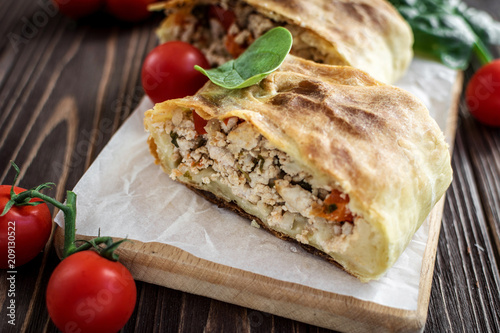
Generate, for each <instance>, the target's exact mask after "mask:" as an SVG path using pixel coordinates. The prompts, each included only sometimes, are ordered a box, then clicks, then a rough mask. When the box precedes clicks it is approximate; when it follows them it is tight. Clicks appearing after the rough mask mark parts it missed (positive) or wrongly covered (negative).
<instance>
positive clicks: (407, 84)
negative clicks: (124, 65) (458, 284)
mask: <svg viewBox="0 0 500 333" xmlns="http://www.w3.org/2000/svg"><path fill="white" fill-rule="evenodd" d="M456 76H457V72H455V71H452V70H449V69H447V68H446V67H444V66H442V65H440V64H437V63H434V62H430V61H427V60H422V59H415V60H414V61H413V63H412V65H411V68H410V70H409V71H408V73H407V74H406V76H405V77H404V78H403V79H402V80H400V82H398V83H397V85H398V86H400V87H402V88H404V89H406V90H408V91H410V92H412V93H414V94H415V95H416V96H417V97H419V98H420V99H421V100H422V101H423V102H424V103H425V104H426V106H427V107H428V108H429V110H430V112H431V115H432V116H433V117H434V118H435V119H436V121H437V122H438V124H439V125H440V126H441V128H442V129H444V126H445V125H446V119H447V116H448V110H449V109H450V106H451V97H452V87H453V83H454V82H455V80H456ZM151 106H152V103H151V102H150V101H149V99H147V98H145V99H144V100H143V101H142V102H141V104H140V105H139V107H138V108H137V110H135V112H134V113H133V114H132V115H131V116H130V117H129V119H127V121H126V122H125V123H124V124H123V125H122V127H121V128H120V129H119V130H118V131H117V132H116V133H115V135H114V136H113V137H112V139H111V140H110V141H109V143H108V144H107V146H106V147H105V148H104V149H103V150H102V152H101V153H100V155H99V156H98V158H97V159H96V160H95V162H94V163H93V164H92V165H91V166H90V168H89V169H88V170H87V172H86V173H85V174H84V175H83V177H82V178H81V179H80V181H79V182H78V184H77V185H76V187H75V188H74V192H76V194H77V195H78V200H77V210H78V214H77V223H76V226H77V234H80V235H88V236H95V235H97V233H98V230H99V229H100V231H101V235H106V236H113V237H128V238H130V239H135V240H138V241H142V242H152V241H155V242H162V243H167V244H170V245H173V246H176V247H178V248H181V249H182V250H184V251H187V252H189V253H191V254H193V255H195V256H197V257H200V258H202V259H206V260H210V261H213V262H216V263H219V264H223V265H227V266H232V267H235V268H239V269H242V270H246V271H250V272H254V273H257V274H261V275H265V276H268V277H271V278H274V279H278V280H282V281H288V282H294V283H298V284H303V285H306V286H309V287H313V288H316V289H321V290H324V291H328V292H333V293H337V294H342V295H349V296H353V297H356V298H358V299H361V300H366V301H372V302H375V303H378V304H381V305H384V306H390V307H394V308H400V309H404V310H416V309H417V300H418V286H419V280H420V268H421V264H422V258H423V253H424V250H425V245H426V241H427V238H428V231H429V226H428V223H427V222H426V223H424V225H423V226H422V227H421V228H420V229H419V230H418V232H417V233H416V234H415V236H414V238H413V240H412V242H411V243H410V245H409V246H408V248H407V250H406V251H405V252H404V253H403V254H402V256H401V257H400V259H399V260H398V261H397V262H396V264H395V265H394V266H393V267H392V268H391V269H390V270H389V271H388V272H387V274H386V275H385V276H384V277H382V278H381V279H380V280H378V281H373V282H370V283H361V282H359V281H358V280H357V279H356V278H353V277H351V276H350V275H348V274H347V273H345V272H344V271H342V270H340V269H338V268H337V267H335V266H333V265H331V264H328V263H327V262H326V261H324V260H323V259H320V258H317V257H315V256H312V255H310V254H309V253H306V252H305V251H304V250H302V248H300V246H298V245H294V244H292V243H290V242H286V241H282V240H280V239H278V238H276V237H274V236H272V235H270V234H268V233H267V232H266V231H264V230H261V229H257V228H254V227H252V226H250V223H249V221H248V220H246V219H243V218H241V217H239V216H237V215H236V214H234V213H232V212H229V211H227V210H224V209H219V208H217V206H215V205H213V204H211V203H209V202H207V201H206V200H205V199H203V198H201V197H199V196H197V195H196V194H194V193H193V192H192V191H190V190H189V189H187V188H186V187H185V186H184V185H181V184H178V183H175V182H173V181H172V180H170V178H169V177H168V176H167V175H166V174H164V173H163V172H162V171H161V170H160V168H159V166H157V165H155V164H154V163H153V157H152V156H151V155H150V153H149V150H148V146H147V144H146V139H147V133H146V132H145V131H144V128H143V123H142V118H143V114H144V111H145V110H147V109H148V108H150V107H151ZM56 222H57V223H58V224H59V225H60V226H63V216H62V214H59V215H58V216H57V217H56Z"/></svg>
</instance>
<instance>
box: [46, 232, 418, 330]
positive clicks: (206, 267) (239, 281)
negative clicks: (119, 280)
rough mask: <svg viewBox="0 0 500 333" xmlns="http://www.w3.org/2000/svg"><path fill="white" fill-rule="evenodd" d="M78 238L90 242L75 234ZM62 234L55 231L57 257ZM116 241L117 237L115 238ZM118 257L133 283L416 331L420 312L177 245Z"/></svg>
mask: <svg viewBox="0 0 500 333" xmlns="http://www.w3.org/2000/svg"><path fill="white" fill-rule="evenodd" d="M77 238H78V239H89V238H91V237H88V236H78V237H77ZM63 240H64V232H63V230H62V228H57V229H56V234H55V239H54V245H55V247H56V251H57V253H58V255H59V256H60V255H61V253H62V247H63ZM115 240H118V239H115ZM117 253H118V254H119V255H120V262H122V263H123V264H124V265H125V266H126V267H127V268H129V269H130V271H131V273H132V275H133V276H134V278H135V279H136V280H139V281H144V282H148V283H152V284H156V285H160V286H164V287H168V288H172V289H176V290H181V291H184V292H188V293H192V294H196V295H201V296H206V297H209V298H214V299H217V300H220V301H224V302H228V303H231V304H236V305H239V306H243V307H248V308H251V309H255V310H258V311H263V312H268V313H271V314H274V315H278V316H282V317H285V318H289V319H292V320H297V321H300V322H304V323H307V324H311V325H315V326H319V327H323V328H327V329H333V330H338V331H342V332H359V331H370V332H388V331H400V332H402V331H404V332H420V331H421V330H422V328H423V325H424V324H425V323H424V322H422V320H421V318H420V316H419V314H418V311H409V310H401V309H394V308H391V307H387V306H382V305H380V304H376V303H373V302H368V301H362V300H359V299H356V298H354V297H351V296H344V295H339V294H335V293H330V292H325V291H322V290H318V289H314V288H311V287H306V286H303V285H300V284H296V283H291V282H284V281H280V280H276V279H273V278H270V277H266V276H262V275H258V274H255V273H252V272H248V271H244V270H241V269H237V268H233V267H229V266H225V265H221V264H217V263H214V262H211V261H208V260H204V259H200V258H198V257H196V256H194V255H192V254H190V253H188V252H186V251H183V250H181V249H179V248H177V247H174V246H171V245H167V244H162V243H155V242H151V243H143V242H140V241H135V240H132V241H131V242H126V243H123V244H122V245H121V246H120V248H119V250H118V251H117Z"/></svg>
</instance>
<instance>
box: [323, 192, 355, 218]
mask: <svg viewBox="0 0 500 333" xmlns="http://www.w3.org/2000/svg"><path fill="white" fill-rule="evenodd" d="M348 203H349V196H348V195H347V194H346V195H344V196H342V193H341V192H340V191H337V190H333V191H332V192H331V193H330V194H329V195H328V196H327V197H326V198H325V200H324V201H323V204H322V205H314V206H313V214H314V215H316V216H318V217H323V218H325V219H327V220H330V221H335V222H352V221H353V220H354V216H353V215H352V213H351V211H350V210H349V209H348V208H347V204H348Z"/></svg>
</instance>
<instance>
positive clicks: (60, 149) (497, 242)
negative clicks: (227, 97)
mask: <svg viewBox="0 0 500 333" xmlns="http://www.w3.org/2000/svg"><path fill="white" fill-rule="evenodd" d="M466 2H468V3H469V4H470V5H473V6H475V7H477V8H480V9H484V10H487V11H488V12H489V13H490V14H491V15H492V16H494V17H495V18H496V19H497V20H499V19H500V2H499V1H497V0H483V1H472V0H468V1H466ZM161 18H162V17H161V15H156V16H153V17H152V18H151V19H149V20H148V21H146V22H143V23H140V24H135V25H131V24H124V23H120V22H118V21H116V20H113V19H112V18H110V17H109V16H106V15H104V14H98V15H94V16H91V17H88V18H86V19H84V20H80V21H77V22H76V21H73V20H71V19H68V18H66V17H63V16H61V15H60V14H58V13H56V12H55V10H54V8H53V7H51V5H50V1H49V0H38V1H28V0H5V1H3V2H2V11H0V35H1V36H2V37H3V38H2V39H0V183H6V184H9V183H11V182H12V179H13V177H14V173H13V170H12V169H11V168H10V163H9V161H10V160H14V161H16V163H17V164H18V165H19V166H20V168H21V176H20V180H19V182H20V185H21V186H23V187H32V186H35V185H38V184H40V183H42V182H47V181H52V182H54V183H56V184H57V186H56V187H55V188H54V189H53V190H50V191H48V192H47V194H49V195H52V196H55V197H57V198H58V199H59V200H63V199H64V193H65V191H66V190H67V189H71V188H73V187H74V185H75V184H76V182H77V181H78V179H79V178H80V177H81V176H82V175H83V173H84V172H85V170H86V169H87V168H88V167H89V165H90V164H91V163H92V161H93V160H94V159H95V158H96V156H97V155H98V154H99V152H100V151H101V149H102V148H103V147H104V146H105V145H106V143H107V142H108V140H109V139H110V137H111V136H112V134H113V133H114V132H116V130H117V129H118V128H119V127H120V125H121V124H122V123H123V121H124V120H125V119H126V118H127V116H128V115H129V114H130V112H131V111H132V110H133V109H134V108H135V106H136V105H137V104H138V102H139V100H140V98H141V97H142V96H143V94H144V93H143V90H142V88H141V84H140V68H141V64H142V61H143V59H144V57H145V55H146V54H147V52H148V51H149V50H151V49H152V48H153V47H154V46H155V45H156V43H157V41H156V36H155V35H154V29H155V27H156V26H157V25H158V23H159V21H160V20H161ZM493 52H494V55H495V56H497V57H499V56H500V48H498V47H497V48H496V49H494V50H493ZM477 67H478V64H475V63H474V64H473V65H472V66H471V68H470V69H468V70H467V71H466V72H465V81H464V82H465V83H466V82H467V80H468V78H469V77H470V75H471V74H472V73H473V71H474V70H475V69H477ZM452 164H453V169H454V180H453V183H452V185H451V187H450V189H449V190H448V192H447V196H446V200H445V203H444V210H443V220H442V226H441V230H440V234H439V243H438V251H437V256H436V262H435V268H434V275H433V280H432V291H431V295H430V302H429V310H428V316H427V321H426V326H425V332H499V331H500V315H499V313H500V291H499V290H500V272H499V260H500V129H493V128H489V127H486V126H483V125H481V124H479V123H478V122H476V121H475V120H474V119H472V118H471V117H470V116H469V114H468V112H467V110H466V107H465V105H464V104H463V99H461V102H460V113H459V119H458V123H457V132H456V139H455V142H454V154H453V159H452ZM58 262H59V259H58V257H57V254H56V252H55V250H54V247H53V244H48V246H47V247H46V249H45V251H44V252H43V253H41V254H40V255H39V256H38V257H37V258H36V259H35V260H33V261H32V262H30V263H29V264H27V265H25V266H22V267H20V268H18V269H17V273H16V295H15V301H16V306H17V308H16V325H15V326H13V325H9V324H8V323H7V309H6V302H8V298H7V290H8V288H9V285H8V283H7V277H8V275H7V273H6V272H5V271H0V304H1V308H0V332H57V329H56V328H55V326H54V325H53V324H52V322H51V321H50V319H49V317H48V314H47V311H46V308H45V295H44V293H45V287H46V285H47V282H48V279H49V277H50V274H51V272H52V271H53V269H54V268H55V266H56V265H57V264H58ZM137 288H138V301H137V305H136V308H135V311H134V313H133V315H132V318H131V319H130V320H129V322H128V323H127V324H126V326H125V327H124V328H123V330H122V331H123V332H203V331H206V332H328V330H326V329H322V328H318V327H315V326H312V325H308V324H304V323H301V322H298V321H293V320H290V319H286V318H284V317H280V316H275V315H270V314H268V313H266V312H262V311H256V310H252V309H249V308H245V307H242V306H236V305H232V304H229V303H225V302H221V301H217V300H215V299H210V298H207V297H203V296H196V295H194V294H190V293H186V292H180V291H177V290H174V289H169V288H165V287H160V286H157V285H154V284H149V283H146V282H140V281H138V282H137ZM360 315H362V314H360Z"/></svg>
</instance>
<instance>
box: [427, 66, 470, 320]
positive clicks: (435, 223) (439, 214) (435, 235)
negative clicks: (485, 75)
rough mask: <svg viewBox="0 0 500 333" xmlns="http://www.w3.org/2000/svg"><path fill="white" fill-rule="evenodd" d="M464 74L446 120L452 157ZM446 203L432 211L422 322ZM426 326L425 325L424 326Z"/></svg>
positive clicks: (459, 75)
mask: <svg viewBox="0 0 500 333" xmlns="http://www.w3.org/2000/svg"><path fill="white" fill-rule="evenodd" d="M463 80H464V73H463V72H462V71H457V77H456V79H455V82H454V84H453V87H452V91H451V94H452V97H451V98H452V99H451V105H450V109H449V110H448V117H447V120H446V128H445V131H444V135H445V137H446V141H447V142H448V145H449V151H450V155H452V154H453V148H454V141H455V135H456V130H457V121H458V109H459V102H460V97H461V94H462V88H463ZM445 201H446V194H445V195H443V197H442V198H441V199H440V201H439V202H438V203H437V204H436V206H435V207H434V209H433V210H432V211H431V216H430V218H429V224H430V225H429V238H428V239H427V244H426V247H425V251H424V259H423V261H422V269H421V274H420V284H419V294H418V310H417V313H418V314H417V316H418V317H419V319H420V321H423V322H424V323H425V321H426V320H427V313H428V308H429V301H430V295H431V290H432V280H433V275H434V265H435V262H436V251H437V247H438V242H439V234H440V230H441V222H442V218H443V209H444V203H445ZM424 326H425V324H424Z"/></svg>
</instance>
